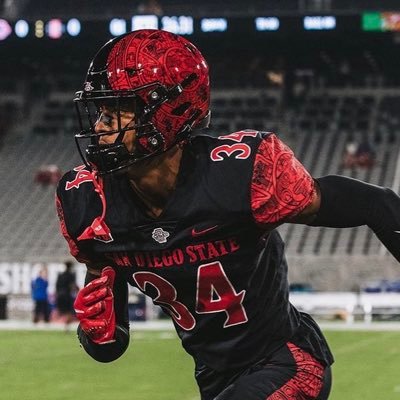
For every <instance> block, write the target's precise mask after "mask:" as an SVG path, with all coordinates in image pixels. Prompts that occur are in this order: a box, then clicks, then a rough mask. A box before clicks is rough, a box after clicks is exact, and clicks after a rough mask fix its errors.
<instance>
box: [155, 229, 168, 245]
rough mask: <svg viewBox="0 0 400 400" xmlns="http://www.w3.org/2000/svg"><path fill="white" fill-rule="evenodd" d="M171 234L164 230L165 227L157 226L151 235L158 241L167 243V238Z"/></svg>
mask: <svg viewBox="0 0 400 400" xmlns="http://www.w3.org/2000/svg"><path fill="white" fill-rule="evenodd" d="M169 236H170V235H169V233H168V232H167V231H164V229H163V228H155V229H154V230H153V233H152V234H151V237H152V238H153V239H154V240H155V241H156V242H158V243H167V238H168V237H169Z"/></svg>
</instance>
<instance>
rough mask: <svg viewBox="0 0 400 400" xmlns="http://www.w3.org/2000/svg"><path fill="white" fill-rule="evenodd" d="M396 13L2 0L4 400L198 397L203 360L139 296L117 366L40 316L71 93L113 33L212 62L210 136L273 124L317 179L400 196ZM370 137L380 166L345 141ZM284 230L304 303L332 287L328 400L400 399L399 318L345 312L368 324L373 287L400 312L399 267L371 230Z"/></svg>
mask: <svg viewBox="0 0 400 400" xmlns="http://www.w3.org/2000/svg"><path fill="white" fill-rule="evenodd" d="M149 3H153V4H149ZM160 6H161V9H160ZM149 7H150V8H149ZM154 12H155V13H156V14H157V15H155V16H154V15H153V13H154ZM144 15H153V16H151V17H149V18H141V17H143V16H144ZM137 17H139V19H138V18H137ZM306 17H307V18H306ZM191 18H192V20H191ZM256 18H260V19H257V20H256ZM399 21H400V4H399V1H398V0H391V1H390V0H381V1H377V0H375V1H372V0H352V1H347V0H264V1H261V0H249V1H247V2H242V1H239V0H233V1H229V2H227V1H217V0H215V1H213V0H203V1H201V2H194V1H183V0H159V1H158V7H157V4H156V5H155V4H154V2H151V1H149V2H147V1H140V0H138V1H126V0H124V1H122V0H114V1H112V2H104V1H103V0H102V1H100V0H90V1H86V0H64V1H62V2H61V1H60V2H59V1H49V0H47V1H44V0H0V210H1V211H0V226H1V229H0V328H1V330H0V354H1V355H0V366H1V367H2V368H1V374H0V398H4V399H7V400H13V399H21V398H24V399H27V400H29V399H32V400H38V399H41V400H47V399H48V400H58V399H60V400H62V399H65V400H67V399H68V400H69V399H71V398H82V399H83V398H93V394H94V393H95V394H96V399H98V400H102V399H109V398H114V399H116V400H119V399H126V398H127V396H131V397H132V398H134V399H135V400H150V399H160V400H176V399H178V398H179V399H181V400H196V399H197V398H198V397H197V394H196V393H197V390H196V387H195V384H194V381H193V377H192V361H191V360H190V359H189V357H187V356H186V355H185V353H184V352H183V351H182V349H180V347H179V344H178V341H177V339H176V338H175V336H174V335H173V334H172V332H170V331H169V329H170V327H169V326H167V331H162V332H157V331H156V332H153V333H148V331H147V328H146V326H147V327H148V328H151V327H152V326H151V324H149V323H148V322H143V323H142V322H139V321H137V320H141V319H144V318H147V319H153V318H157V317H159V316H160V314H159V313H158V312H157V309H155V308H153V307H150V306H149V303H147V304H146V303H145V302H144V301H143V298H142V297H141V296H138V295H137V293H135V292H132V293H131V308H130V311H131V317H132V319H135V320H136V321H135V322H134V323H133V324H132V327H133V330H134V331H133V339H134V340H135V341H136V343H134V346H131V348H130V350H129V351H128V352H127V353H126V354H125V355H124V356H123V357H122V358H121V359H120V360H118V361H117V362H115V363H112V364H111V365H109V366H108V365H101V364H97V363H94V362H93V361H92V360H91V359H90V358H89V357H85V356H84V355H83V354H82V349H80V348H79V347H78V344H77V340H76V337H75V335H74V334H71V335H64V334H63V333H62V332H53V331H52V330H53V328H54V329H56V330H59V329H62V325H57V324H56V323H53V324H50V326H46V327H43V325H40V326H39V327H33V325H32V323H31V322H30V321H31V313H32V301H31V298H30V282H31V279H32V278H33V277H35V276H36V274H37V272H38V270H39V268H40V266H41V264H42V263H45V264H46V265H47V266H48V269H49V281H50V290H49V291H50V293H54V283H55V279H56V276H57V273H58V272H59V271H60V270H61V269H63V262H64V261H65V260H66V259H70V255H69V253H68V250H67V245H66V243H65V241H64V239H63V238H62V237H61V235H60V234H59V228H58V222H57V219H56V216H55V210H54V205H53V202H54V189H55V186H54V184H55V181H56V180H57V178H58V177H59V174H60V173H62V172H65V171H66V170H68V169H70V168H72V167H74V166H76V165H79V164H80V162H81V161H80V159H79V157H78V154H77V151H76V149H75V145H74V139H73V133H74V132H75V131H76V129H77V127H76V119H75V115H74V108H73V103H72V98H73V94H74V92H75V91H76V90H78V89H80V88H81V84H82V82H83V80H84V76H85V72H86V69H87V67H88V64H89V62H90V60H91V58H92V56H93V55H94V52H95V50H96V49H97V48H98V47H99V46H101V45H102V44H103V43H104V42H105V41H106V40H107V39H108V38H111V37H112V36H113V34H112V32H111V31H110V28H111V29H112V31H113V32H114V33H116V32H119V33H122V31H123V30H124V29H126V30H130V29H132V28H133V25H134V24H153V25H151V26H153V27H154V24H156V26H157V27H159V28H164V29H170V30H171V29H172V30H175V31H177V32H181V33H183V34H185V35H186V36H187V37H188V38H189V39H190V40H191V41H193V42H194V43H195V44H196V45H197V46H198V47H199V48H200V49H201V51H202V52H203V53H204V55H205V56H206V58H207V59H208V60H209V64H210V68H211V78H212V81H211V83H212V86H213V97H212V113H213V118H212V129H214V130H216V131H218V132H221V133H226V132H227V131H233V130H236V129H243V128H256V129H262V130H273V131H276V132H277V133H278V134H279V135H280V136H281V137H282V138H283V139H284V140H285V141H286V142H287V143H288V144H289V145H291V146H292V148H293V149H294V151H295V153H296V155H297V156H298V158H299V159H300V160H301V161H302V162H303V163H304V164H305V165H306V167H307V168H308V169H309V170H310V171H311V172H312V173H313V174H314V175H315V176H321V175H325V174H330V173H340V174H341V173H343V174H346V175H349V176H353V177H355V178H360V179H365V180H367V181H369V182H372V183H376V184H380V185H385V186H388V187H391V188H393V189H394V190H395V191H396V192H400V162H399V151H400V138H399V127H400V116H399V112H398V109H399V106H400V79H399V74H398V71H399V63H400V57H399V56H398V53H399V46H400V22H399ZM146 26H147V25H146ZM79 27H80V32H79ZM192 28H193V33H190V32H191V29H192ZM257 28H258V29H259V30H257ZM306 28H307V29H306ZM78 32H79V34H78ZM365 141H368V143H369V144H370V146H371V149H372V151H373V153H374V154H375V158H374V165H373V166H372V167H371V168H363V167H361V168H359V167H354V168H348V165H347V164H346V162H345V161H346V160H345V158H344V157H345V154H346V150H348V145H349V144H351V143H353V144H354V143H358V144H360V143H364V142H365ZM280 231H281V234H282V236H283V238H284V239H285V242H286V247H287V256H288V259H289V266H290V280H291V283H292V285H293V287H296V286H297V290H303V291H307V292H306V293H304V292H303V293H298V292H292V295H293V296H298V297H297V301H299V302H300V303H301V304H302V305H303V306H304V307H306V306H307V305H310V304H311V302H312V299H311V298H310V297H307V296H312V295H318V296H324V295H326V296H327V297H318V302H319V304H320V305H321V302H322V301H323V302H324V307H325V308H324V309H323V310H321V308H320V309H319V310H317V309H315V310H314V311H315V312H316V313H318V317H319V318H322V317H329V318H330V319H332V318H336V319H339V320H340V321H338V322H335V323H334V325H327V324H325V325H323V327H324V331H325V332H326V334H327V337H328V339H329V342H330V344H331V346H332V349H333V351H334V354H335V357H336V361H337V362H336V363H335V364H334V389H333V393H332V399H333V400H347V399H352V400H359V399H362V400H377V399H378V400H381V399H385V400H392V399H393V400H394V399H398V398H400V395H399V393H400V383H399V381H398V359H399V346H398V343H399V340H398V339H399V332H398V325H397V324H392V323H390V324H388V323H382V322H379V323H377V324H370V323H367V324H364V323H358V324H349V323H346V322H343V321H342V319H345V320H346V321H348V322H349V321H350V322H351V321H352V318H349V314H348V311H349V309H348V303H349V302H352V301H353V302H354V301H355V303H352V305H353V308H352V309H351V312H353V311H354V315H355V318H356V319H357V318H358V319H361V320H362V319H364V318H365V315H361V314H362V313H363V312H365V309H359V308H357V307H359V305H360V303H359V302H360V299H361V296H362V295H363V293H365V292H366V291H375V292H379V291H380V293H376V295H383V297H384V298H385V299H386V302H385V304H384V306H383V307H381V308H380V309H379V314H374V315H372V314H370V315H369V317H371V318H372V317H373V318H374V319H385V320H390V321H391V320H397V319H398V315H399V310H400V306H399V300H398V298H399V297H398V296H400V294H399V293H397V291H398V286H399V285H398V281H399V280H400V271H399V266H398V263H397V262H396V261H395V260H394V259H393V258H392V256H391V255H389V254H388V253H387V252H386V250H385V249H384V248H383V247H382V246H381V244H380V243H379V242H378V241H377V240H376V239H375V238H374V236H373V235H372V233H371V232H369V231H368V229H366V228H355V229H346V230H335V229H324V228H313V229H311V228H308V227H305V226H295V225H286V226H283V227H281V228H280ZM76 271H77V275H78V281H79V282H80V284H82V282H83V278H84V267H83V266H82V265H79V264H76ZM311 289H312V292H311V293H308V292H309V291H310V290H311ZM373 294H375V293H371V295H373ZM302 295H304V296H303V297H302V298H301V296H302ZM299 296H300V298H299ZM391 296H395V297H391ZM376 301H377V302H379V301H380V300H379V298H378V297H377V298H376ZM388 302H389V303H391V305H390V307H388ZM307 303H309V304H307ZM321 312H328V313H329V315H322V313H321ZM370 312H371V310H370ZM358 313H359V314H360V315H358ZM162 323H163V321H161V324H159V325H156V326H157V327H158V328H159V329H160V328H161V327H162V326H164V325H162ZM21 327H22V328H24V329H25V330H15V328H21ZM39 328H43V329H45V331H44V332H42V331H40V329H39ZM333 328H334V329H338V328H339V329H344V331H343V332H337V331H334V330H332V329H333ZM359 329H363V330H364V329H368V330H369V331H368V332H364V331H362V332H361V331H359ZM370 330H379V332H371V331H370ZM393 330H394V331H393ZM171 360H173V362H171ZM354 371H355V373H354ZM382 371H384V373H383V372H382ZM99 376H101V379H99ZM153 377H157V385H155V384H154V379H153ZM94 383H96V386H94Z"/></svg>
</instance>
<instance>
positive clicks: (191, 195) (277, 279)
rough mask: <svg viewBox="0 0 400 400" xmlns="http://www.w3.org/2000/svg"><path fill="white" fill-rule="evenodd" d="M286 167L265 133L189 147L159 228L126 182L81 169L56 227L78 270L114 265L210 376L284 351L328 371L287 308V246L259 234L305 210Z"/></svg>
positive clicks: (322, 350) (270, 233)
mask: <svg viewBox="0 0 400 400" xmlns="http://www.w3.org/2000/svg"><path fill="white" fill-rule="evenodd" d="M274 143H275V146H276V144H277V143H279V144H280V145H279V146H278V147H275V150H274V151H272V152H271V151H270V148H271V146H272V145H274ZM282 149H283V150H282ZM285 149H286V150H285ZM269 158H271V159H272V158H273V160H272V161H273V162H272V164H271V163H269V161H268V159H269ZM289 158H293V155H292V153H291V152H290V151H289V150H287V148H285V147H284V146H283V145H282V142H280V141H279V139H277V138H276V136H275V135H272V134H269V133H259V132H255V131H243V132H236V133H233V134H230V135H225V136H221V137H219V138H213V137H208V136H199V137H196V138H195V139H194V140H193V141H192V143H190V144H188V145H187V146H186V147H185V149H184V153H183V156H182V160H181V166H180V172H179V175H178V181H177V185H176V189H175V191H174V193H173V195H172V196H171V198H170V199H169V201H168V203H167V205H166V207H165V209H164V210H163V212H162V214H161V215H160V216H159V217H158V218H155V219H154V218H150V217H149V216H148V215H146V213H145V212H144V211H143V207H142V205H141V203H140V200H139V199H137V198H136V197H135V194H134V192H133V190H132V189H131V187H130V184H129V182H128V180H127V179H126V177H125V176H124V175H121V176H115V175H108V176H105V177H104V178H102V179H101V180H98V181H94V180H93V176H92V175H91V174H90V172H89V171H86V170H85V169H84V168H83V167H78V168H76V169H75V170H74V171H71V172H69V173H67V174H66V175H65V176H64V177H63V179H62V180H61V181H60V184H59V187H58V192H57V203H58V212H59V216H60V219H61V227H62V230H63V233H64V236H65V237H66V239H67V240H68V242H69V245H70V249H71V253H72V254H73V255H74V256H75V257H76V258H77V259H78V260H79V261H81V262H87V263H91V264H96V263H98V264H100V265H111V266H113V267H114V268H115V269H116V271H117V273H119V274H123V275H124V279H126V281H127V282H128V283H129V284H131V285H133V286H135V287H137V288H138V289H139V290H141V291H142V292H143V293H145V294H146V295H148V296H150V297H152V298H153V301H154V303H156V304H158V305H160V306H161V307H162V308H163V309H164V310H165V311H166V312H167V313H168V314H169V315H170V316H171V318H172V320H173V322H174V325H175V328H176V330H177V333H178V335H179V337H180V338H181V340H182V344H183V346H184V348H185V349H186V351H187V352H188V353H190V354H191V355H192V356H193V357H195V358H196V360H198V361H200V362H202V363H204V364H205V365H207V366H209V367H210V368H213V369H215V370H218V371H222V370H227V369H236V368H240V367H242V366H244V365H248V364H250V363H251V362H254V361H257V360H259V359H261V358H265V357H267V356H268V354H270V353H272V352H273V351H274V350H276V349H277V348H278V347H280V346H282V345H283V344H284V343H286V342H287V341H289V340H291V341H292V342H294V343H296V344H298V345H299V346H300V347H303V348H304V349H306V350H308V351H310V352H311V353H312V354H314V356H315V357H316V358H318V359H319V360H321V361H322V362H323V363H325V364H330V363H331V362H332V356H331V354H330V352H329V349H328V347H327V345H326V343H325V340H324V338H323V336H322V334H321V333H320V331H319V329H318V327H317V326H316V324H315V322H314V321H313V320H312V319H311V317H309V316H308V315H306V314H302V313H299V312H298V311H297V310H296V309H295V308H294V307H293V306H292V305H291V304H290V302H289V300H288V293H289V291H288V281H287V264H286V260H285V257H284V244H283V242H282V240H281V238H280V236H279V234H278V232H277V231H275V230H271V229H270V230H268V229H266V227H267V226H268V223H276V222H278V221H279V220H281V219H282V218H285V217H287V216H290V215H294V214H296V213H298V212H300V211H301V210H302V209H303V208H304V207H305V206H306V205H307V204H308V203H309V201H310V200H309V198H308V197H307V196H308V194H309V193H310V188H309V187H308V186H310V185H311V184H312V183H311V182H312V179H311V178H310V177H309V175H307V174H305V173H304V176H305V179H306V180H304V179H303V178H302V179H300V180H299V179H297V180H295V182H294V184H293V185H292V186H290V185H291V174H290V173H289V174H287V168H286V167H285V166H287V161H288V159H289ZM285 160H286V161H285ZM296 162H297V164H296V167H295V170H296V169H299V167H298V165H300V164H299V163H298V161H297V160H296ZM271 165H273V167H271ZM279 170H280V172H279ZM289 172H290V171H289ZM295 173H296V172H295ZM285 174H286V175H287V176H286V175H285ZM277 177H278V178H279V179H278V178H277ZM277 181H279V182H277ZM299 182H300V183H299ZM301 182H303V184H301ZM272 183H273V184H272ZM307 185H308V186H307ZM288 188H289V189H290V190H288ZM264 189H265V190H264ZM276 192H279V193H278V194H277V193H276ZM288 193H289V194H290V193H291V196H288ZM285 196H286V197H285ZM287 197H291V199H290V201H287V199H286V198H287ZM260 199H266V200H265V201H261V200H260ZM282 199H286V200H285V201H283V200H282ZM281 200H282V201H281ZM281 203H282V204H283V203H284V207H283V206H282V204H281Z"/></svg>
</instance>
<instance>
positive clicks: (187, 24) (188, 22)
mask: <svg viewBox="0 0 400 400" xmlns="http://www.w3.org/2000/svg"><path fill="white" fill-rule="evenodd" d="M161 29H163V30H164V31H168V32H172V33H176V34H177V35H191V34H193V18H192V17H186V16H184V15H181V16H179V17H167V16H164V17H162V18H161Z"/></svg>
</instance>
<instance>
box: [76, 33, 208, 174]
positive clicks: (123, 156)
mask: <svg viewBox="0 0 400 400" xmlns="http://www.w3.org/2000/svg"><path fill="white" fill-rule="evenodd" d="M74 102H75V105H76V109H77V112H78V118H79V124H80V131H79V132H78V133H77V134H76V135H75V140H76V143H77V146H78V150H79V152H80V154H81V156H82V159H83V160H84V162H85V164H86V166H87V167H89V168H91V169H93V170H96V171H97V172H98V173H99V174H100V175H102V174H106V173H110V172H115V171H117V170H120V169H122V168H125V167H127V166H130V165H132V164H134V163H136V162H138V161H140V160H143V159H145V158H148V157H151V156H154V155H156V154H160V153H162V152H164V151H166V150H168V149H170V148H171V147H172V146H174V145H175V144H176V143H179V142H181V141H185V140H187V139H188V138H189V137H190V133H191V131H192V130H194V129H203V128H206V127H208V125H209V120H210V110H209V106H210V81H209V72H208V65H207V62H206V61H205V59H204V57H203V56H202V54H201V53H200V51H199V50H198V49H197V48H196V47H195V46H194V45H193V44H192V43H190V42H189V41H188V40H186V39H185V38H183V37H181V36H178V35H175V34H173V33H170V32H166V31H161V30H152V29H142V30H137V31H133V32H129V33H127V34H124V35H121V36H118V37H116V38H114V39H112V40H110V41H109V42H107V43H106V44H105V45H104V46H103V47H102V48H101V49H100V50H99V51H98V52H97V54H96V55H95V57H94V58H93V61H92V62H91V64H90V66H89V70H88V72H87V76H86V80H85V82H84V85H83V90H81V91H78V92H77V93H76V94H75V98H74ZM104 106H106V107H112V109H113V110H115V113H116V114H117V116H118V129H117V130H112V131H104V132H103V131H101V132H96V131H95V126H96V121H97V120H98V118H99V115H100V109H101V108H102V107H104ZM127 109H128V110H130V111H133V112H134V115H135V117H134V122H133V123H131V124H128V125H127V126H121V119H120V113H121V110H127ZM127 130H135V133H136V134H135V143H134V144H135V145H134V150H133V152H130V151H129V150H128V149H127V147H126V146H125V145H124V143H123V137H124V135H125V132H126V131H127ZM117 133H118V136H117V138H116V140H115V141H114V143H113V144H100V143H99V138H100V137H101V136H102V135H115V134H117ZM85 140H86V144H84V141H85Z"/></svg>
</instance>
